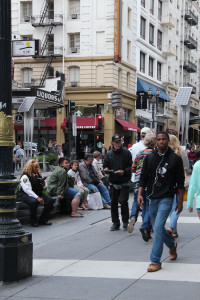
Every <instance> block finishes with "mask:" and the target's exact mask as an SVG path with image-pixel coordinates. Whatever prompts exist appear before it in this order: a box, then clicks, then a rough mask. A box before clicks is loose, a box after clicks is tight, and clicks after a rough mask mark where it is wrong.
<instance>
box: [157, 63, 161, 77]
mask: <svg viewBox="0 0 200 300" xmlns="http://www.w3.org/2000/svg"><path fill="white" fill-rule="evenodd" d="M157 80H159V81H161V63H159V62H157Z"/></svg>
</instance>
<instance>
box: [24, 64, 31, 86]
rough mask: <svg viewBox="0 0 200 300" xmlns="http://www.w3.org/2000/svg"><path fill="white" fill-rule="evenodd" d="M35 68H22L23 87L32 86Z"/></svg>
mask: <svg viewBox="0 0 200 300" xmlns="http://www.w3.org/2000/svg"><path fill="white" fill-rule="evenodd" d="M32 74H33V70H32V69H31V68H24V69H22V85H23V87H30V85H31V80H32Z"/></svg>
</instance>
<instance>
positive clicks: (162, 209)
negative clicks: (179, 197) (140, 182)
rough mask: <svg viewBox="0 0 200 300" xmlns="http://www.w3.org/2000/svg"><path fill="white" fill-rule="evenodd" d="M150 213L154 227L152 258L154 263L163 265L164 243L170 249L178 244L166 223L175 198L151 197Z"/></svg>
mask: <svg viewBox="0 0 200 300" xmlns="http://www.w3.org/2000/svg"><path fill="white" fill-rule="evenodd" d="M149 200H150V204H149V213H150V218H151V224H152V227H153V229H154V239H153V247H152V250H151V255H150V259H151V261H152V262H153V263H155V264H158V265H161V261H160V260H161V256H162V252H163V243H165V244H166V246H167V247H168V248H169V249H174V248H175V246H176V244H175V241H174V239H173V237H172V236H171V235H170V233H169V232H168V231H167V230H166V229H165V223H166V220H167V218H168V216H169V213H170V211H171V208H172V203H173V198H162V199H149Z"/></svg>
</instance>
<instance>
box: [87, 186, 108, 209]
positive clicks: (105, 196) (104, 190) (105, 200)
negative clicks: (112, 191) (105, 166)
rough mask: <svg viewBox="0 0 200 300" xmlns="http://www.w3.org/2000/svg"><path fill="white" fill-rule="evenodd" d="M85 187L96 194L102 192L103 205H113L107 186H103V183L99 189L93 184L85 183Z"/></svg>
mask: <svg viewBox="0 0 200 300" xmlns="http://www.w3.org/2000/svg"><path fill="white" fill-rule="evenodd" d="M84 185H85V186H86V187H87V188H88V189H89V190H91V189H94V190H95V192H100V194H101V199H102V202H103V205H105V204H110V203H111V200H110V195H109V192H108V189H107V187H106V186H105V185H103V184H101V183H99V184H98V187H96V186H95V185H93V184H91V183H85V184H84Z"/></svg>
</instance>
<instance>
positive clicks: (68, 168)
mask: <svg viewBox="0 0 200 300" xmlns="http://www.w3.org/2000/svg"><path fill="white" fill-rule="evenodd" d="M100 158H101V153H100V152H97V151H96V152H94V153H93V154H87V155H86V156H85V158H84V160H83V161H82V162H81V163H80V164H79V162H78V161H77V160H73V161H71V162H70V161H69V159H68V158H64V157H61V158H60V159H59V161H58V166H57V167H56V168H55V170H54V171H53V172H52V173H51V175H50V177H49V179H48V182H47V187H46V185H45V179H46V178H45V177H44V178H42V174H41V173H40V169H39V164H38V162H37V161H36V160H33V159H32V160H29V161H28V162H27V163H26V164H25V166H24V169H23V171H22V175H21V179H20V185H21V188H20V193H19V195H20V200H21V201H22V202H24V203H26V204H27V205H28V206H29V209H30V223H31V226H33V227H38V224H39V225H51V224H52V223H51V222H49V216H50V213H51V211H52V210H53V207H54V202H55V198H56V197H58V198H59V199H60V211H61V213H69V211H70V212H71V217H76V218H77V217H78V218H79V217H83V214H82V213H80V212H79V210H87V206H86V203H87V196H88V194H89V193H90V192H91V193H95V192H100V194H101V199H102V203H103V207H104V208H106V209H110V208H111V206H110V203H111V200H110V195H109V191H108V188H107V187H106V186H105V185H104V183H103V181H102V180H101V179H103V177H104V175H103V174H102V171H101V169H100V167H99V164H98V162H99V160H100ZM44 191H45V193H44ZM55 196H56V197H55ZM39 204H40V205H44V209H43V212H42V214H41V216H40V219H39V221H38V220H37V207H38V205H39Z"/></svg>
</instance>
